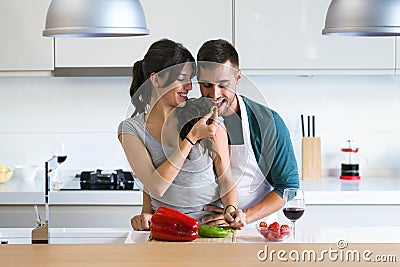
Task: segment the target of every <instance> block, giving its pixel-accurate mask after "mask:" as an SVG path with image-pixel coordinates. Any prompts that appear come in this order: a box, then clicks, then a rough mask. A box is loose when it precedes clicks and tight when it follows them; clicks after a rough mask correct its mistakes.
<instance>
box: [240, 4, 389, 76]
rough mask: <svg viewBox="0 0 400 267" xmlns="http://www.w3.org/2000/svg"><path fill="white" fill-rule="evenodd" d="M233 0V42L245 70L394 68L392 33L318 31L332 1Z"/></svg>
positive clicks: (336, 70) (387, 70)
mask: <svg viewBox="0 0 400 267" xmlns="http://www.w3.org/2000/svg"><path fill="white" fill-rule="evenodd" d="M235 3H236V6H235V12H236V16H235V40H236V42H235V44H236V47H237V48H238V50H239V54H240V55H241V66H242V68H243V69H256V70H257V69H258V70H260V69H264V70H278V71H279V70H280V71H282V70H283V72H285V71H290V70H329V71H330V72H333V73H335V72H340V70H346V71H353V70H360V71H361V72H362V71H363V70H372V71H373V72H377V73H379V72H382V71H384V72H385V73H386V72H388V73H391V74H393V72H394V67H395V66H394V64H395V63H394V49H395V48H394V45H395V40H394V37H379V38H376V37H338V36H323V35H322V34H321V31H322V29H323V27H324V24H325V15H326V11H327V9H328V6H329V3H330V0H280V1H276V0H246V1H245V0H237V1H236V2H235ZM356 72H357V71H356Z"/></svg>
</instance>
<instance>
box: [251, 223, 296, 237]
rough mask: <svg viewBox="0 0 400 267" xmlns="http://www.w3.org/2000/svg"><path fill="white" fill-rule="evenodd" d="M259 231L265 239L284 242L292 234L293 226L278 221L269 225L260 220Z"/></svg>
mask: <svg viewBox="0 0 400 267" xmlns="http://www.w3.org/2000/svg"><path fill="white" fill-rule="evenodd" d="M257 231H258V232H259V233H260V234H261V235H262V236H263V237H264V238H265V241H268V242H282V241H284V240H285V239H287V238H288V237H289V236H290V235H291V234H292V227H290V226H289V225H287V224H282V225H280V224H279V223H278V222H273V223H271V224H269V225H268V224H267V223H266V222H260V223H259V224H258V225H257Z"/></svg>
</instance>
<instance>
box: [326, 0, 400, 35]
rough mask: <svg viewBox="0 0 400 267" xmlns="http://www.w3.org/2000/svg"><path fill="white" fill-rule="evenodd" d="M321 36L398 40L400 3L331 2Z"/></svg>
mask: <svg viewBox="0 0 400 267" xmlns="http://www.w3.org/2000/svg"><path fill="white" fill-rule="evenodd" d="M322 34H323V35H350V36H398V35H400V0H332V1H331V3H330V5H329V8H328V12H327V14H326V20H325V28H324V29H323V30H322Z"/></svg>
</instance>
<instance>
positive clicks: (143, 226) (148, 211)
mask: <svg viewBox="0 0 400 267" xmlns="http://www.w3.org/2000/svg"><path fill="white" fill-rule="evenodd" d="M142 198H143V206H142V212H141V213H140V214H139V215H136V216H134V217H132V218H131V225H132V228H133V229H134V230H138V231H143V230H149V229H150V219H151V216H153V208H152V207H151V199H150V196H149V194H147V193H146V192H145V191H143V194H142Z"/></svg>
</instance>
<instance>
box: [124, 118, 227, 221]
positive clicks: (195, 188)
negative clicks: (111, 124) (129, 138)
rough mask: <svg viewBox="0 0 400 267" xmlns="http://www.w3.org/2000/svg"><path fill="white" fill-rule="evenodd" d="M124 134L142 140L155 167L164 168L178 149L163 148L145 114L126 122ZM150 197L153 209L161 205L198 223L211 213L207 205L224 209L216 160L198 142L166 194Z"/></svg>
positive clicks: (164, 146)
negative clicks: (164, 164) (149, 126)
mask: <svg viewBox="0 0 400 267" xmlns="http://www.w3.org/2000/svg"><path fill="white" fill-rule="evenodd" d="M120 134H130V135H133V136H136V137H138V138H140V140H142V142H143V143H144V145H145V146H146V148H147V150H148V152H149V154H150V156H151V159H152V161H153V165H154V168H157V167H158V166H159V165H161V164H162V163H163V162H164V161H165V160H167V158H168V157H169V156H170V155H171V154H172V153H173V152H174V151H175V150H176V149H177V148H174V147H170V146H167V145H162V144H161V143H160V142H159V141H158V140H157V139H156V138H155V137H154V136H153V135H152V134H151V133H150V131H149V130H148V128H147V127H146V123H145V119H144V113H141V114H138V115H136V116H135V117H133V118H128V119H126V120H124V121H122V122H121V123H120V125H119V127H118V135H120ZM138 179H139V180H141V179H142V178H141V177H138ZM150 197H151V205H152V208H153V210H156V209H157V208H158V207H159V206H168V207H171V208H174V209H177V210H179V211H181V212H183V213H186V214H188V215H189V216H191V217H193V218H196V219H198V220H199V219H201V218H202V217H204V216H206V215H210V214H211V213H210V212H206V211H203V207H204V206H205V205H210V204H211V205H216V206H219V207H221V206H222V204H221V201H220V195H219V187H218V183H217V181H216V176H215V173H214V170H213V161H212V159H211V157H210V156H209V154H208V153H207V151H204V148H203V147H202V146H201V145H200V144H199V143H196V144H195V145H194V146H193V147H192V149H191V151H190V153H189V155H188V158H187V159H186V160H185V162H184V164H183V166H182V168H181V170H180V171H179V173H178V174H177V176H176V178H175V180H174V181H173V182H172V184H171V185H170V187H169V188H168V189H167V190H166V192H165V194H164V195H163V196H162V197H156V196H154V195H152V194H151V193H150Z"/></svg>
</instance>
